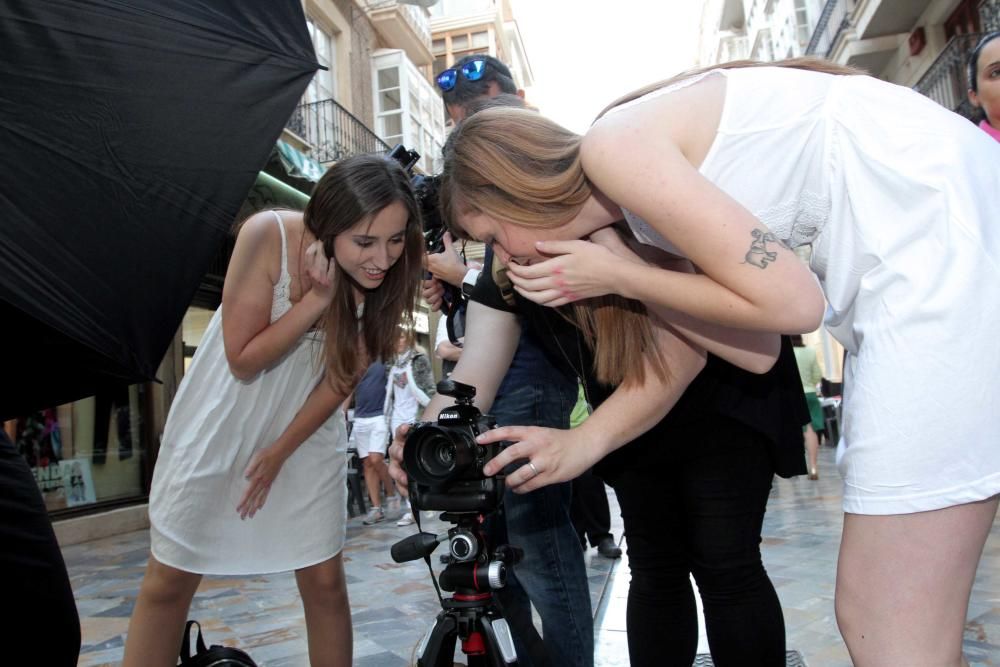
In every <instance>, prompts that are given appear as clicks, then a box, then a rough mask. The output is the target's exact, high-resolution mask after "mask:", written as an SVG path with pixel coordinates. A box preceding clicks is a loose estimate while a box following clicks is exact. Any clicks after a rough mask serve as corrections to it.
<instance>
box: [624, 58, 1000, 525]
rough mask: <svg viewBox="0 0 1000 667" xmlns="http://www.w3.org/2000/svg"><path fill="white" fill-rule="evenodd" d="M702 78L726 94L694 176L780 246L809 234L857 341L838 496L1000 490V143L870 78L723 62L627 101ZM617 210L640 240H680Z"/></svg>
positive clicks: (882, 505)
mask: <svg viewBox="0 0 1000 667" xmlns="http://www.w3.org/2000/svg"><path fill="white" fill-rule="evenodd" d="M704 76H724V77H725V79H726V98H725V105H724V109H723V112H722V117H721V121H720V124H719V130H718V134H717V136H716V138H715V141H714V142H713V144H712V146H711V148H710V150H709V152H708V155H707V156H706V158H705V160H704V162H703V164H702V165H701V168H700V171H701V173H702V175H704V176H705V177H706V178H707V179H708V180H710V181H711V182H713V183H714V184H715V185H717V186H718V187H720V188H721V189H722V190H724V191H725V192H726V193H728V194H729V195H730V196H732V197H733V198H734V199H736V200H737V201H738V202H740V203H741V204H742V205H743V206H744V207H746V208H747V209H748V210H749V211H750V212H751V213H753V214H754V216H756V217H757V218H758V219H759V220H760V221H761V222H762V223H763V224H764V225H766V226H767V227H768V228H769V229H770V230H771V231H772V232H773V233H774V234H775V235H776V236H777V237H778V238H779V239H781V240H783V241H784V242H785V243H786V244H787V245H789V246H791V247H797V246H800V245H805V244H811V245H812V255H811V260H810V267H811V268H812V270H813V271H814V273H815V274H816V276H817V277H818V278H819V280H820V283H821V285H822V287H823V290H824V292H825V294H826V298H827V301H828V303H829V309H828V317H827V322H826V325H827V327H828V329H829V330H830V332H831V333H832V334H833V335H834V336H835V337H836V338H837V339H838V340H839V341H840V342H841V343H842V344H843V345H844V347H845V348H846V350H847V351H848V353H849V356H848V359H847V363H846V367H845V397H844V398H845V403H844V415H845V421H844V424H843V427H844V428H843V440H842V442H841V444H840V448H839V450H838V458H839V463H840V467H841V472H842V474H843V476H844V478H845V491H844V508H845V510H846V511H848V512H853V513H860V514H902V513H909V512H919V511H925V510H933V509H938V508H941V507H948V506H951V505H956V504H961V503H966V502H972V501H976V500H981V499H983V498H988V497H990V496H992V495H994V494H996V493H998V492H1000V446H998V436H1000V423H998V421H997V415H1000V383H998V382H997V378H998V377H1000V345H998V344H997V342H996V332H997V331H1000V197H998V196H997V193H998V192H1000V168H998V166H1000V144H998V143H997V142H995V141H993V140H992V139H990V138H989V137H988V136H986V134H985V133H983V132H982V131H980V130H978V128H976V127H975V126H974V125H973V124H972V123H970V122H968V121H967V120H965V119H964V118H961V117H960V116H958V115H956V114H953V113H951V112H949V111H947V110H945V109H944V108H943V107H941V106H939V105H937V104H936V103H934V102H932V101H931V100H929V99H928V98H926V97H924V96H922V95H919V94H918V93H915V92H913V91H912V90H910V89H907V88H902V87H899V86H895V85H892V84H888V83H885V82H883V81H879V80H876V79H872V78H870V77H867V76H835V75H829V74H821V73H816V72H806V71H802V70H795V69H789V68H780V67H760V68H746V69H732V70H713V71H712V72H708V73H705V74H703V75H701V76H699V77H694V78H692V79H688V80H686V81H683V82H680V83H679V84H675V85H674V86H671V87H668V88H666V89H662V90H659V91H655V92H653V93H650V94H649V95H647V96H645V97H642V98H639V99H638V100H634V101H632V102H630V103H629V105H632V104H642V103H644V102H645V101H646V100H648V99H651V98H653V97H656V96H659V95H668V94H670V93H671V92H672V91H674V90H676V89H677V88H679V87H683V86H687V85H692V84H693V83H695V82H696V81H698V80H700V79H701V78H703V77H704ZM626 106H628V105H623V107H619V108H618V109H616V110H614V111H618V110H620V109H621V108H625V107H626ZM614 111H612V113H614ZM624 213H625V215H626V219H627V220H628V222H629V224H630V226H631V228H632V230H633V232H634V234H635V236H636V237H637V238H638V239H639V240H640V241H642V242H644V243H648V244H652V245H656V246H659V247H661V248H664V249H667V250H670V251H673V252H676V249H674V248H673V246H672V245H671V244H670V243H669V241H668V239H666V238H664V237H663V235H661V234H659V233H658V232H657V231H656V230H655V229H653V228H652V227H651V226H650V225H648V224H646V223H645V222H644V221H642V220H641V219H639V218H638V217H637V216H635V215H633V214H631V213H630V212H628V211H624ZM748 242H749V239H748Z"/></svg>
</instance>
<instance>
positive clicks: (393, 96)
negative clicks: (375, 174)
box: [372, 49, 444, 174]
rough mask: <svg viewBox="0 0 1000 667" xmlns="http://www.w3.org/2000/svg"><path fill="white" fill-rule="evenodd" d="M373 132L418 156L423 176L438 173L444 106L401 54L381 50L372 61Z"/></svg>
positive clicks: (432, 87) (435, 93)
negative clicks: (374, 116) (402, 145)
mask: <svg viewBox="0 0 1000 667" xmlns="http://www.w3.org/2000/svg"><path fill="white" fill-rule="evenodd" d="M372 62H373V65H374V69H375V76H374V77H373V78H374V88H375V90H374V93H375V115H376V128H375V129H376V132H377V133H378V135H379V136H380V137H381V138H382V140H383V141H385V142H386V143H387V144H389V145H390V146H393V145H395V144H398V143H402V144H404V145H405V146H406V147H407V148H409V149H410V150H415V151H417V152H418V153H420V156H421V157H420V161H419V162H417V166H418V167H419V168H420V169H421V170H422V171H424V173H428V174H434V173H437V172H438V171H439V170H440V160H441V148H442V146H443V145H444V120H443V119H444V103H443V102H442V101H441V96H440V95H439V94H438V92H437V89H436V88H435V87H434V86H433V85H432V84H431V83H429V82H428V81H427V79H426V78H425V77H424V76H423V74H422V73H421V72H420V70H419V69H417V67H416V66H415V65H414V64H413V63H412V62H410V60H409V59H408V58H407V57H406V53H405V52H404V51H402V50H398V49H394V50H388V49H383V50H380V51H377V52H376V53H375V55H373V57H372Z"/></svg>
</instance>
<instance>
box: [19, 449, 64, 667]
mask: <svg viewBox="0 0 1000 667" xmlns="http://www.w3.org/2000/svg"><path fill="white" fill-rule="evenodd" d="M0 489H2V492H0V591H3V601H4V602H3V605H4V607H5V612H6V613H5V614H4V617H5V618H6V619H7V620H6V621H5V622H4V623H3V624H2V625H0V646H3V647H4V649H3V650H4V653H5V654H6V653H8V652H13V651H14V650H19V651H27V652H28V654H29V655H31V656H32V658H33V661H32V662H33V664H38V665H46V666H49V665H51V667H64V666H65V667H75V665H76V662H77V658H78V657H79V654H80V617H79V616H78V615H77V611H76V603H75V601H74V600H73V589H72V588H70V585H69V575H68V574H67V573H66V564H65V563H64V562H63V557H62V552H60V551H59V545H58V544H57V543H56V536H55V533H54V532H53V531H52V524H51V523H50V522H49V515H48V512H46V510H45V503H44V502H43V501H42V495H41V493H40V492H39V491H38V485H37V484H36V483H35V478H34V477H33V476H32V474H31V469H30V468H29V467H28V464H27V463H26V462H25V460H24V458H23V457H22V456H21V455H20V454H18V453H17V450H16V449H15V448H14V445H12V444H11V442H10V440H9V439H8V438H7V435H6V433H4V432H3V431H2V430H0Z"/></svg>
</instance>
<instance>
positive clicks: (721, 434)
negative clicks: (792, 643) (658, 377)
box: [608, 417, 785, 667]
mask: <svg viewBox="0 0 1000 667" xmlns="http://www.w3.org/2000/svg"><path fill="white" fill-rule="evenodd" d="M647 437H656V438H657V440H658V442H654V443H653V446H649V447H646V448H645V450H644V451H645V454H644V455H643V456H639V457H636V460H631V461H630V463H629V465H628V466H627V468H626V469H625V470H624V471H619V472H616V473H615V474H614V476H613V479H609V480H608V483H609V484H611V486H613V487H614V489H615V491H616V492H617V494H618V503H619V505H620V506H621V510H622V518H623V519H624V523H625V536H626V540H627V542H628V558H629V566H630V568H631V571H632V582H631V586H630V587H629V596H628V612H627V617H626V622H627V625H628V644H629V656H630V658H631V664H632V665H633V667H641V666H644V665H650V666H653V665H655V666H656V667H672V666H674V665H676V666H678V667H691V664H692V663H693V662H694V657H695V651H696V649H697V645H698V621H697V611H696V606H695V600H694V592H693V590H692V588H691V583H690V580H689V576H688V575H689V573H690V574H693V575H694V579H695V581H696V582H697V584H698V590H699V591H700V593H701V597H702V603H703V605H704V609H705V624H706V629H707V632H708V644H709V647H710V649H711V652H712V658H713V661H714V662H715V664H716V665H717V666H718V667H730V666H733V665H738V666H739V667H757V666H760V667H771V666H775V667H777V666H779V665H784V664H785V657H784V656H785V626H784V617H783V616H782V613H781V605H780V603H779V602H778V596H777V594H776V593H775V591H774V587H773V586H772V585H771V581H770V579H768V577H767V573H766V572H765V571H764V566H763V564H762V562H761V558H760V532H761V524H762V523H763V520H764V508H765V505H766V503H767V497H768V494H769V492H770V489H771V481H772V478H773V474H774V471H773V467H772V464H771V462H770V459H769V457H768V454H767V447H766V442H765V441H764V440H763V439H762V438H761V437H760V436H759V435H757V434H756V433H755V432H754V431H751V430H749V429H747V428H746V427H744V426H742V425H741V424H738V423H737V422H735V421H732V420H728V419H725V418H722V417H718V418H715V419H713V420H704V421H701V422H699V423H698V424H696V425H693V426H689V427H685V428H683V429H677V428H675V429H672V430H671V431H670V433H669V434H666V433H659V434H657V433H656V432H655V431H654V432H653V433H651V434H648V435H647Z"/></svg>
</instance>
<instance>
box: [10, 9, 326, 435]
mask: <svg viewBox="0 0 1000 667" xmlns="http://www.w3.org/2000/svg"><path fill="white" fill-rule="evenodd" d="M0 44H2V45H3V47H2V48H3V58H2V59H0V146H2V149H0V220H2V222H0V331H2V333H3V338H4V340H5V341H7V344H6V345H5V346H4V348H3V352H2V355H3V363H2V365H0V368H2V369H3V371H4V372H3V373H2V375H0V418H6V417H9V416H12V415H16V414H21V413H24V412H27V411H29V410H33V409H37V408H40V407H45V406H51V405H55V404H58V403H63V402H66V401H70V400H74V399H76V398H80V397H82V396H86V395H88V394H92V393H94V392H95V391H96V390H98V389H100V388H102V387H104V386H106V385H108V384H120V383H122V382H138V381H144V380H149V379H152V378H153V377H154V374H155V372H156V368H157V366H158V365H159V363H160V361H161V359H162V358H163V355H164V353H165V351H166V349H167V347H168V346H169V344H170V341H171V339H172V337H173V335H174V333H175V332H176V330H177V328H178V326H179V325H180V323H181V320H182V318H183V316H184V312H185V309H186V308H187V306H188V304H189V303H190V301H191V297H192V295H193V294H194V291H195V289H196V288H197V286H198V282H199V280H200V278H201V276H202V275H203V274H204V273H205V270H206V268H207V267H208V265H209V263H210V262H211V260H212V258H213V256H214V255H215V253H216V251H217V249H218V247H219V244H220V242H221V240H222V238H223V236H224V235H225V234H226V233H227V232H228V230H229V229H230V228H231V226H232V224H233V222H234V218H235V216H236V214H237V212H238V211H239V209H240V205H241V204H242V202H243V201H244V199H245V198H246V196H247V192H248V191H249V190H250V188H251V186H252V185H253V184H254V181H255V179H256V178H257V174H258V171H259V170H260V169H261V168H262V167H263V166H264V164H265V162H266V161H267V158H268V155H269V153H270V151H271V149H272V147H273V146H274V143H275V141H276V140H277V138H278V136H279V135H280V134H281V130H282V127H283V126H284V124H285V121H286V120H287V119H288V118H289V116H290V115H291V113H292V111H293V110H294V108H295V105H296V104H297V103H298V100H299V98H300V96H301V95H302V93H303V91H304V90H305V88H306V86H307V85H308V83H309V80H310V79H311V77H312V75H313V73H314V72H315V70H316V69H317V68H318V65H317V64H316V58H315V54H314V53H313V48H312V43H311V42H310V39H309V34H308V32H307V29H306V23H305V17H304V15H303V13H302V7H301V4H300V2H299V0H267V2H246V0H212V1H211V2H205V1H204V0H5V1H4V2H3V3H0Z"/></svg>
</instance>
